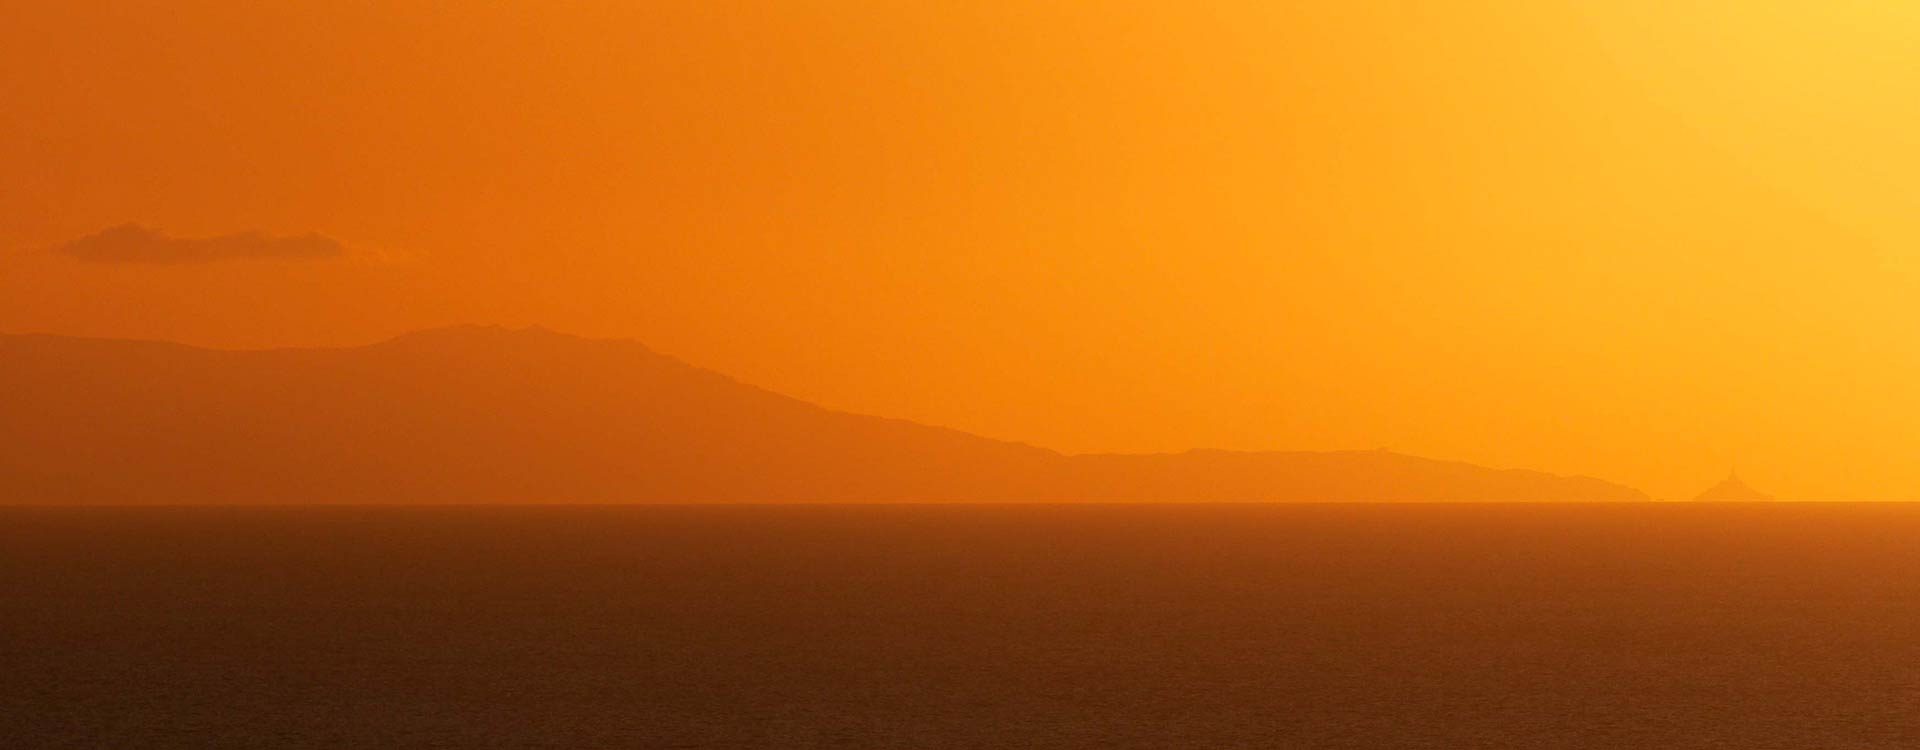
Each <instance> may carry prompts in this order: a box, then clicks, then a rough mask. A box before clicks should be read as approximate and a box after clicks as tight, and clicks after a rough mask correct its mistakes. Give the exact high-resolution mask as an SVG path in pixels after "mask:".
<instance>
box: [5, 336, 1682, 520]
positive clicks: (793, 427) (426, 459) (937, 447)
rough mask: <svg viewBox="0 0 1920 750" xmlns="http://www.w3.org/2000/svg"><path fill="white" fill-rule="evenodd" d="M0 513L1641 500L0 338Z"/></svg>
mask: <svg viewBox="0 0 1920 750" xmlns="http://www.w3.org/2000/svg"><path fill="white" fill-rule="evenodd" d="M0 450H4V451H5V456H4V457H0V503H51V504H145V503H208V504H289V503H291V504H337V503H373V504H388V503H476V504H495V503H627V502H694V503H726V502H965V501H980V502H1048V501H1052V502H1075V501H1112V502H1125V501H1154V502H1241V501H1249V502H1303V501H1352V502H1365V501H1385V502H1434V501H1447V500H1458V501H1472V500H1487V501H1526V500H1606V501H1629V500H1645V499H1647V498H1646V496H1645V495H1644V493H1640V492H1639V491H1638V490H1633V489H1631V488H1628V487H1625V486H1622V485H1618V484H1615V483H1611V482H1606V481H1604V480H1599V479H1594V478H1591V477H1566V476H1559V475H1553V474H1548V473H1545V472H1538V471H1533V470H1528V469H1489V468H1484V467H1479V466H1475V465H1473V464H1469V463H1465V462H1458V461H1445V460H1439V459H1428V458H1420V457H1415V456H1407V455H1403V454H1397V453H1392V452H1387V451H1324V452H1314V451H1227V450H1218V449H1194V450H1189V451H1184V452H1179V453H1149V454H1066V453H1061V452H1058V451H1054V450H1051V449H1047V448H1043V447H1039V446H1034V445H1030V444H1026V443H1019V442H1013V441H1006V440H997V439H994V438H988V437H983V436H979V435H974V434H971V433H967V432H963V431H960V430H955V429H952V428H947V427H940V426H934V425H925V424H921V423H917V422H913V421H910V420H904V419H897V418H888V417H876V416H869V415H861V414H855V413H851V412H844V411H837V410H833V409H829V408H827V407H824V406H820V405H818V404H813V403H810V402H807V401H804V400H801V399H797V398H793V397H791V396H787V395H784V394H780V393H778V392H775V391H772V390H769V389H765V388H762V387H759V386H754V385H751V384H748V383H744V382H741V381H739V380H737V379H734V378H732V377H730V376H727V375H725V374H722V373H719V372H716V371H713V370H709V369H705V368H701V367H697V366H695V365H691V364H688V363H686V362H683V361H681V360H678V359H676V358H673V357H671V356H668V355H665V354H661V353H659V352H656V351H654V350H653V349H651V348H649V347H647V346H645V345H644V344H642V343H640V342H635V341H629V340H623V339H596V338H584V337H577V336H571V335H567V334H561V333H555V332H552V331H548V330H546V329H539V328H532V329H517V330H516V329H505V328H500V327H489V326H452V327H445V328H436V329H427V330H423V331H416V332H412V333H408V334H403V335H400V336H396V337H393V338H390V339H386V340H383V341H380V342H376V343H374V344H369V345H364V346H352V347H335V348H280V349H258V350H226V349H209V348H203V347H194V346H190V345H184V344H175V343H170V342H147V341H128V340H119V339H103V338H77V337H64V336H51V335H45V334H14V335H0Z"/></svg>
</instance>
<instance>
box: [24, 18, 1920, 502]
mask: <svg viewBox="0 0 1920 750" xmlns="http://www.w3.org/2000/svg"><path fill="white" fill-rule="evenodd" d="M1915 39H1920V6H1914V5H1911V4H1904V3H1894V2H1872V1H1869V0H1853V1H1850V2H1840V1H1832V0H1830V1H1828V2H1818V3H1814V2H1795V1H1789V0H1742V1H1740V2H1732V1H1726V2H1709V1H1705V0H1701V1H1698V2H1653V1H1650V0H1649V1H1641V0H1634V1H1631V2H1604V3H1592V2H1581V3H1575V2H1539V1H1537V0H1533V1H1522V0H1488V1H1485V2H1471V3H1398V2H1395V3H1361V2H1351V1H1350V0H1340V1H1338V2H1333V1H1328V2H1317V1H1316V2H1284V3H1270V2H1225V3H1199V4H1195V3H1132V2H1115V3H1099V4H1070V3H1068V4H1061V3H1038V2H1034V3H1001V2H957V1H951V0H935V1H933V2H910V3H897V2H874V3H860V2H778V3H753V2H749V3H713V2H688V3H680V2H610V1H602V2H580V3H547V2H498V3H494V2H471V3H454V4H448V3H439V2H433V3H429V2H389V3H377V4H376V3H341V2H335V1H333V0H326V1H324V2H323V1H317V0H295V1H290V2H272V3H237V2H219V1H214V0H181V1H180V2H167V3H160V2H151V3H149V2H91V1H87V0H76V1H75V2H59V3H26V4H21V3H10V4H6V5H5V6H4V7H0V332H4V333H35V332H38V333H58V334H68V335H84V336H96V337H109V338H133V339H161V340H169V341H179V342H185V343H190V344H197V345H204V346H212V347H218V348H266V347H284V346H312V345H349V344H365V343H370V342H373V341H377V340H381V339H385V338H387V337H390V336H393V335H397V334H400V333H404V332H407V331H411V330H416V329H420V328H426V327H432V326H441V325H447V324H454V323H470V322H480V323H499V324H505V325H511V326H526V325H536V324H537V325H541V326H545V327H548V328H552V329H555V330H559V331H565V332H571V333H578V334H583V335H590V336H598V337H609V338H622V339H632V340H637V341H642V342H646V343H647V345H648V346H650V347H652V348H653V349H655V350H658V351H660V352H664V353H667V354H671V355H673V356H675V357H678V358H681V359H683V360H686V361H688V362H693V363H696V364H699V365H701V366H705V367H710V368H713V369H715V370H718V371H721V372H724V373H728V374H730V375H733V376H736V377H738V378H740V379H741V380H744V381H746V382H749V383H752V384H755V385H759V386H763V387H766V388H769V389H772V390H774V391H778V392H782V393H786V394H791V395H794V396H796V397H799V398H802V399H806V400H808V401H812V402H817V403H820V404H823V405H826V406H829V407H832V408H836V409H844V410H848V411H854V412H859V413H865V414H877V415H885V416H892V417H902V418H906V419H911V420H914V421H917V422H922V423H927V424H934V425H944V426H949V427H954V428H957V429H962V430H966V431H969V432H973V433H977V434H981V435H986V436H990V437H994V438H1000V439H1005V440H1014V441H1021V442H1027V443H1031V444H1034V445H1038V446H1043V447H1047V448H1053V449H1058V450H1061V451H1066V452H1070V453H1081V452H1146V451H1180V450H1185V449H1188V448H1195V447H1210V448H1230V449H1243V450H1256V449H1257V450H1268V449H1277V450H1330V449H1372V448H1378V447H1386V448H1389V449H1392V450H1394V451H1400V452H1406V453H1412V454H1416V455H1421V456H1431V457H1435V458H1443V459H1454V460H1462V461H1471V462H1474V463H1477V464H1483V465H1489V466H1497V467H1529V468H1534V469H1540V470H1544V471H1549V472H1555V473H1564V474H1582V475H1591V476H1596V477H1603V478H1606V479H1609V480H1614V481H1618V482H1621V483H1624V484H1627V485H1630V486H1633V487H1637V488H1640V489H1643V490H1646V491H1647V492H1649V493H1651V494H1652V495H1653V496H1655V497H1658V498H1684V497H1689V496H1691V495H1692V494H1693V493H1695V492H1698V491H1699V490H1701V489H1703V488H1705V487H1707V486H1709V485H1711V484H1713V483H1714V482H1715V481H1718V480H1719V479H1721V478H1722V477H1724V476H1725V475H1726V473H1727V471H1728V470H1729V468H1732V467H1736V466H1737V468H1738V469H1739V472H1740V474H1741V475H1742V476H1743V477H1745V478H1747V479H1750V480H1751V481H1752V482H1753V483H1754V484H1755V485H1756V486H1761V487H1765V488H1767V489H1768V490H1769V491H1771V492H1773V493H1775V494H1777V495H1780V496H1781V497H1783V498H1791V499H1920V462H1915V461H1913V460H1911V459H1912V448H1913V447H1914V446H1915V445H1920V397H1916V396H1915V395H1914V385H1913V384H1914V383H1915V382H1920V335H1917V334H1916V331H1920V187H1916V186H1915V183H1914V180H1913V175H1914V174H1916V173H1920V126H1916V124H1917V123H1920V45H1916V44H1915V43H1914V40H1915ZM130 224H131V225H137V226H138V227H139V228H143V229H140V230H129V232H131V234H127V235H126V236H128V237H134V238H135V239H139V238H146V239H139V241H141V242H147V243H149V244H148V245H142V247H148V248H150V249H151V248H153V247H158V248H160V249H159V250H152V251H151V252H150V253H149V255H147V256H139V255H133V256H128V255H126V254H124V253H123V254H118V255H116V254H114V253H112V252H104V251H97V252H95V253H94V255H93V256H91V257H89V256H86V255H84V254H83V253H77V252H60V249H61V248H63V247H67V246H69V245H70V244H72V243H75V242H76V241H78V240H81V239H82V238H87V237H91V236H93V235H96V234H99V233H102V232H103V231H106V230H110V229H113V228H115V227H125V226H127V225H130ZM250 233H252V234H250ZM255 235H257V236H255ZM200 238H224V239H223V240H221V241H222V242H224V243H225V244H216V245H211V246H209V245H194V244H192V241H193V240H196V239H200ZM162 240H165V241H168V242H173V243H175V244H171V245H166V244H156V243H161V241H162ZM90 247H98V245H97V244H96V245H95V246H90ZM183 248H186V249H183ZM209 248H211V249H209ZM336 249H337V252H336V251H335V250H336ZM154 252H157V253H175V255H170V256H167V257H170V258H175V259H176V260H178V261H179V262H145V261H143V260H142V258H147V259H151V257H152V253H154Z"/></svg>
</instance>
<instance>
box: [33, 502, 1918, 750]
mask: <svg viewBox="0 0 1920 750" xmlns="http://www.w3.org/2000/svg"><path fill="white" fill-rule="evenodd" d="M0 747H4V748H12V749H26V748H407V747H435V748H442V747H444V748H600V747H605V748H1156V749H1157V748H1356V749H1358V748H1365V749H1368V750H1380V749H1389V750H1390V749H1393V748H1528V749H1533V748H1660V749H1668V748H1728V749H1737V750H1752V749H1755V748H1846V749H1861V748H1915V747H1920V506H1911V505H1896V504H1885V505H1878V504H1712V505H1708V504H1682V503H1644V504H1621V505H1572V504H1566V505H1555V504H1546V505H1473V504H1461V505H1332V504H1328V505H1313V504H1307V505H912V504H902V505H816V506H756V505H739V506H621V507H605V506H600V507H303V508H273V507H247V508H231V507H228V508H213V507H163V508H33V507H14V508H0Z"/></svg>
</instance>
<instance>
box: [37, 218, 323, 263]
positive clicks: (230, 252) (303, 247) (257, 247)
mask: <svg viewBox="0 0 1920 750" xmlns="http://www.w3.org/2000/svg"><path fill="white" fill-rule="evenodd" d="M54 252H56V253H60V254H62V255H67V256H71V257H74V258H78V259H80V260H83V261H87V262H90V263H149V264H168V265H178V264H187V263H212V262H215V261H223V260H313V259H319V258H332V257H337V256H340V255H343V254H344V253H345V252H346V250H345V248H343V247H341V245H340V243H339V242H338V241H336V240H334V239H332V238H330V237H325V236H322V235H319V234H314V233H311V232H309V233H307V234H301V235H293V236H287V237H276V236H272V235H268V234H265V233H262V232H240V233H237V234H226V235H220V236H218V237H172V236H169V235H167V234H166V233H164V232H160V231H158V230H154V229H148V228H146V227H143V226H140V225H138V224H123V225H121V226H117V227H114V228H112V229H107V230H104V231H101V232H97V233H94V234H90V235H87V236H85V237H81V238H79V239H77V240H73V241H71V242H68V243H66V244H63V245H61V246H59V247H57V248H54Z"/></svg>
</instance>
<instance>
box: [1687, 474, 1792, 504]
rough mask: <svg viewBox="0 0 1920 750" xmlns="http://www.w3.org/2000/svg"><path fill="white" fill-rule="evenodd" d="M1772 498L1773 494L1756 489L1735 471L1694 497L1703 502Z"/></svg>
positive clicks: (1748, 500)
mask: <svg viewBox="0 0 1920 750" xmlns="http://www.w3.org/2000/svg"><path fill="white" fill-rule="evenodd" d="M1772 499H1774V498H1773V496H1772V495H1769V494H1767V493H1764V492H1761V491H1759V490H1757V489H1754V488H1753V486H1752V485H1749V484H1747V483H1746V482H1745V481H1743V480H1742V479H1740V475H1739V474H1737V473H1733V472H1728V473H1727V478H1726V479H1722V480H1720V483H1719V484H1716V485H1714V486H1712V487H1708V488H1707V490H1706V491H1705V492H1702V493H1700V494H1699V495H1698V496H1697V497H1695V498H1694V500H1696V501H1702V502H1766V501H1769V500H1772Z"/></svg>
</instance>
